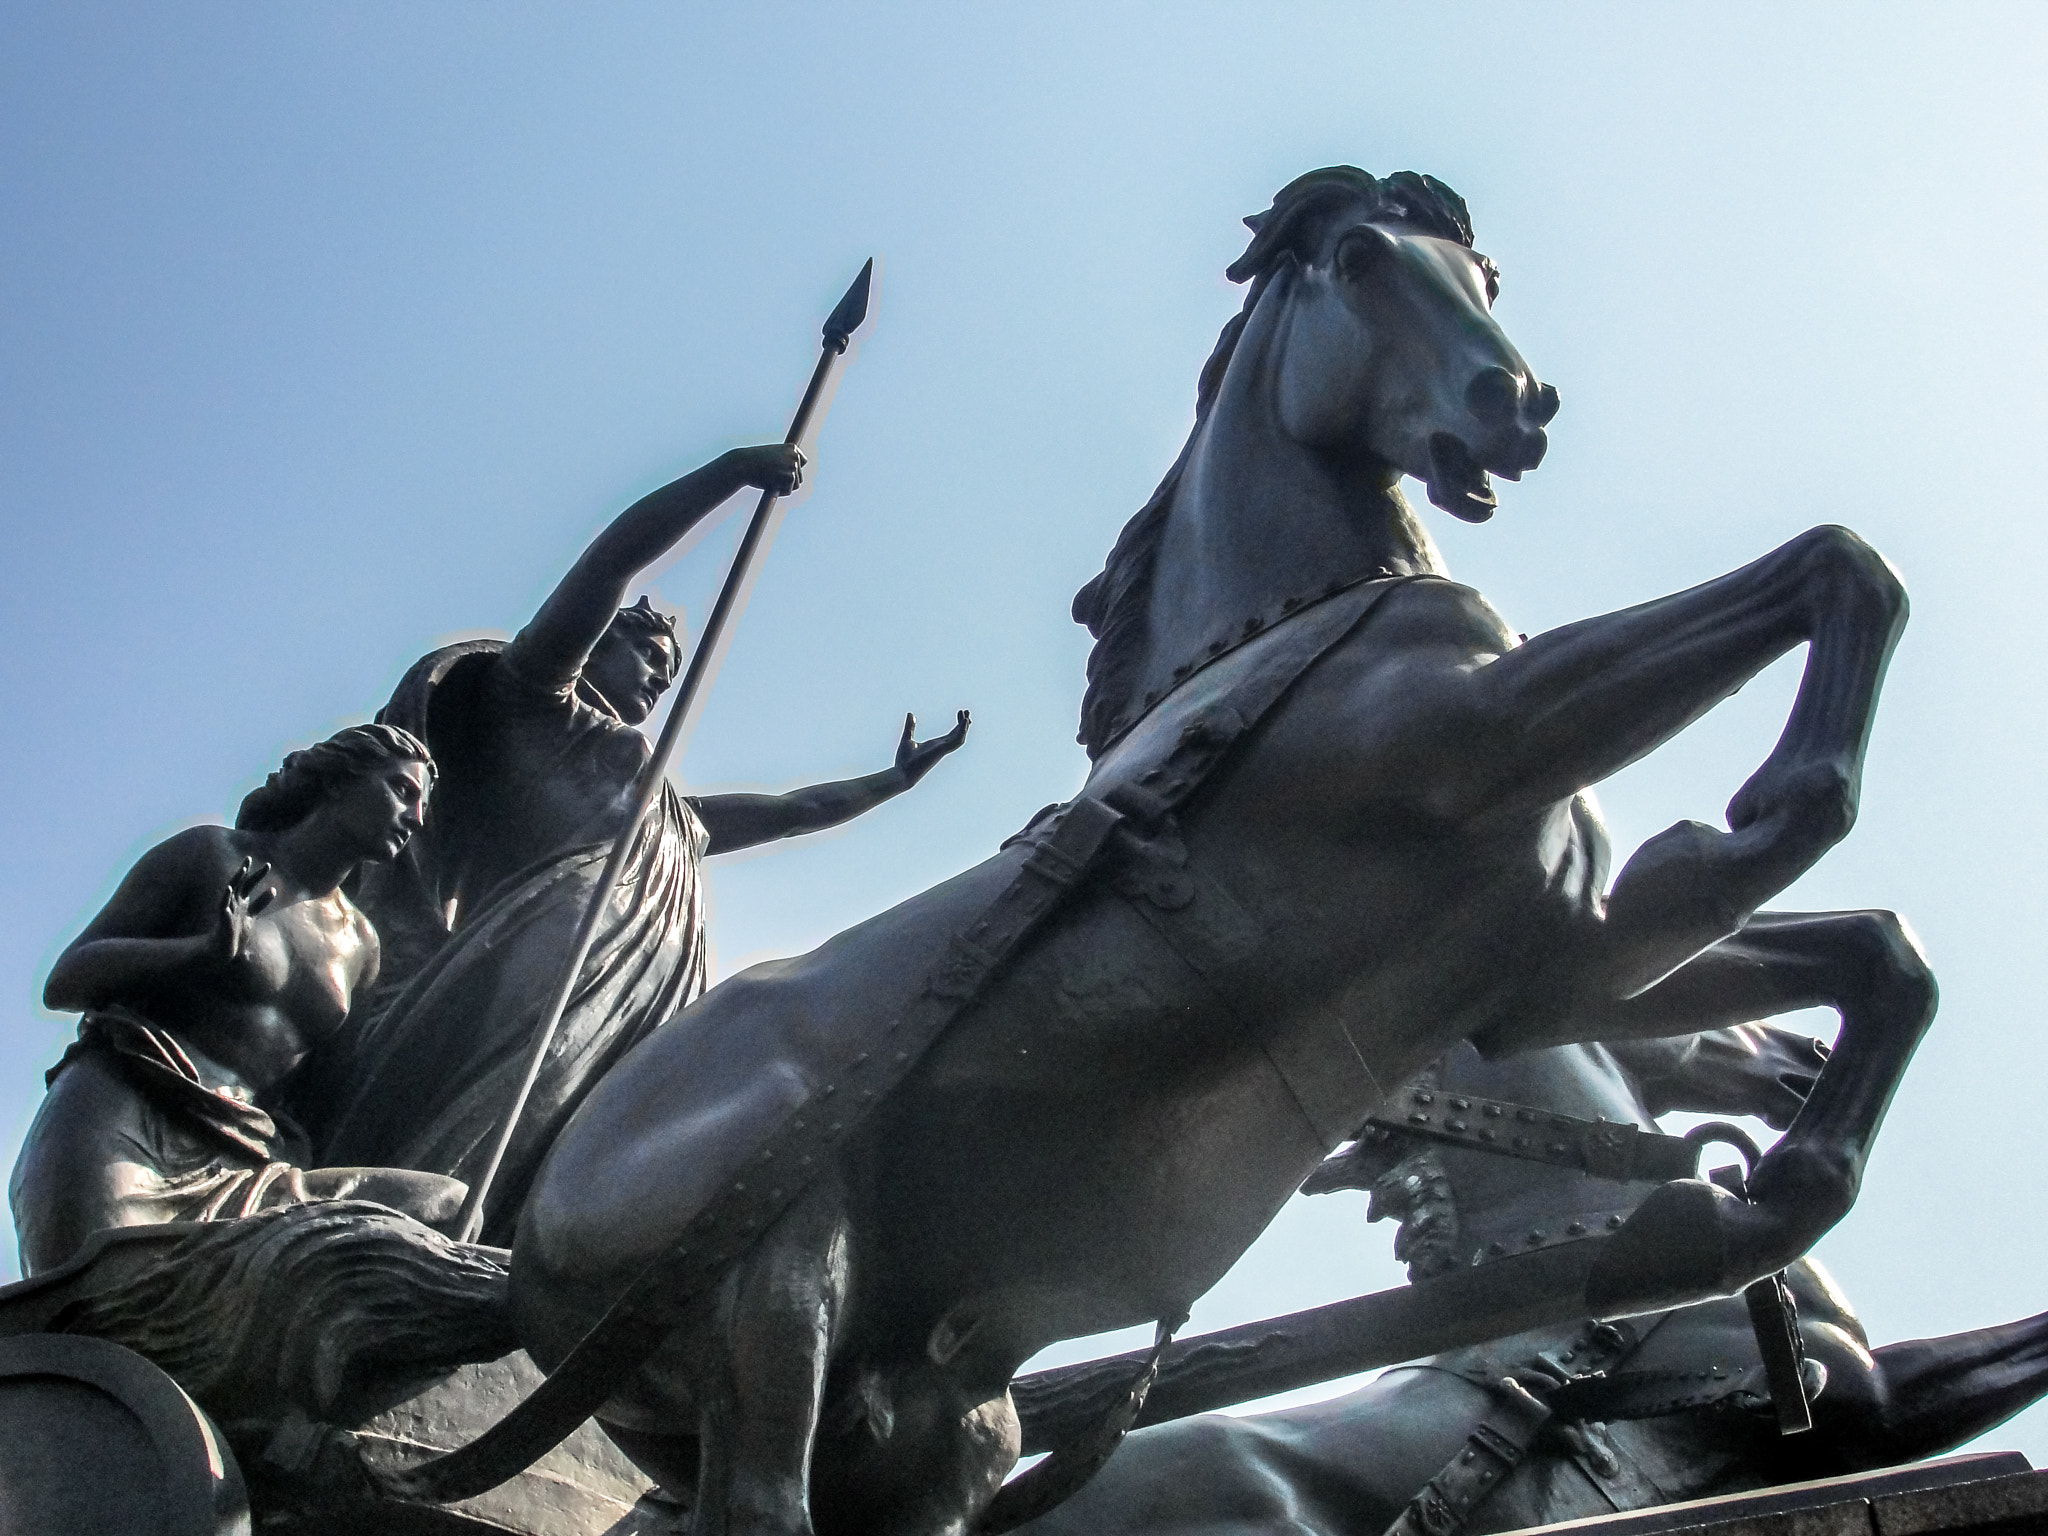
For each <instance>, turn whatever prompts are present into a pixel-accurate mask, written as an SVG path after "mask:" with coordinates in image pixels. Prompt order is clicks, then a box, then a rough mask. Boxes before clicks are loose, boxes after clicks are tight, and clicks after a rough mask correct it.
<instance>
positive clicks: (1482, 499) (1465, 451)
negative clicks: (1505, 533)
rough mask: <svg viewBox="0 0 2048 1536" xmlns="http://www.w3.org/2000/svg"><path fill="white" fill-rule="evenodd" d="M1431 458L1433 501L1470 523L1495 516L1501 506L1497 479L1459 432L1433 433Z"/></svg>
mask: <svg viewBox="0 0 2048 1536" xmlns="http://www.w3.org/2000/svg"><path fill="white" fill-rule="evenodd" d="M1429 459H1430V475H1429V481H1428V485H1429V499H1430V500H1431V501H1433V502H1435V503H1436V504H1437V505H1438V506H1440V507H1442V508H1443V509H1444V510H1445V511H1446V512H1448V513H1450V514H1451V516H1453V517H1456V518H1462V519H1463V520H1464V521H1466V522H1468V523H1483V522H1485V521H1486V520H1487V519H1488V518H1489V517H1492V516H1493V514H1494V512H1495V511H1496V510H1497V509H1498V508H1499V506H1500V502H1499V501H1498V500H1497V499H1496V498H1495V496H1494V494H1493V482H1492V481H1491V480H1490V479H1488V478H1487V474H1486V471H1485V470H1483V469H1481V468H1480V467H1479V461H1478V460H1477V459H1475V458H1473V457H1472V450H1471V449H1469V448H1467V447H1466V446H1465V445H1464V443H1463V442H1462V441H1460V440H1459V438H1458V436H1457V434H1455V433H1452V432H1436V433H1432V434H1431V436H1430V439H1429Z"/></svg>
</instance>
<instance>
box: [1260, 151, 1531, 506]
mask: <svg viewBox="0 0 2048 1536" xmlns="http://www.w3.org/2000/svg"><path fill="white" fill-rule="evenodd" d="M1246 223H1247V224H1249V225H1250V226H1251V228H1252V231H1253V240H1252V244H1251V248H1250V249H1249V250H1247V251H1246V252H1245V254H1244V256H1243V257H1242V258H1240V259H1239V260H1238V262H1237V263H1236V264H1235V265H1233V266H1232V267H1231V269H1230V275H1231V276H1232V277H1233V278H1234V279H1236V280H1238V281H1244V280H1245V279H1247V278H1252V279H1259V280H1263V279H1264V278H1265V277H1267V276H1268V275H1270V274H1271V273H1273V272H1274V271H1275V270H1276V268H1278V267H1279V266H1280V265H1281V264H1282V263H1285V264H1288V265H1290V266H1291V267H1292V269H1293V270H1292V274H1291V276H1292V291H1291V294H1290V296H1289V303H1288V306H1287V315H1286V320H1285V332H1284V336H1283V337H1282V339H1281V343H1280V346H1279V350H1278V355H1277V366H1276V369H1275V375H1276V376H1275V379H1274V385H1275V405H1276V409H1277V412H1278V416H1279V420H1280V424H1281V425H1282V427H1283V428H1284V429H1285V431H1286V432H1287V434H1288V436H1290V437H1291V438H1293V439H1294V440H1295V441H1296V442H1299V443H1301V444H1303V445H1305V446H1307V447H1310V448H1314V449H1318V450H1321V451H1323V452H1326V453H1330V454H1333V455H1337V456H1341V457H1349V458H1354V459H1362V460H1363V461H1364V462H1365V464H1366V465H1367V466H1368V468H1369V470H1370V471H1372V472H1373V473H1375V475H1376V476H1377V478H1379V479H1380V480H1382V482H1383V483H1385V484H1388V485H1391V484H1392V483H1393V482H1394V480H1396V479H1397V478H1399V476H1401V475H1403V474H1408V475H1413V476H1414V477H1415V478H1416V479H1417V480H1420V481H1421V482H1422V483H1423V484H1424V485H1426V486H1427V487H1428V488H1429V499H1430V500H1431V501H1432V502H1434V503H1435V504H1436V505H1437V506H1439V507H1441V508H1443V510H1444V511H1446V512H1449V513H1451V514H1452V515H1453V516H1455V517H1459V518H1462V519H1464V520H1465V521H1467V522H1484V521H1485V520H1486V519H1487V518H1489V517H1491V516H1492V515H1493V512H1494V508H1495V505H1496V503H1495V498H1494V494H1493V489H1492V486H1491V485H1490V483H1489V481H1488V474H1489V472H1491V473H1493V474H1498V475H1501V476H1503V477H1504V478H1506V479H1509V480H1518V479H1520V478H1521V476H1522V472H1523V471H1524V470H1529V469H1534V468H1535V467H1536V466H1537V464H1539V463H1540V462H1541V461H1542V458H1543V450H1544V448H1545V446H1546V439H1545V437H1544V431H1543V429H1544V428H1545V426H1547V425H1548V424H1549V422H1550V419H1551V418H1552V417H1553V416H1555V415H1556V414H1557V405H1558V398H1557V391H1556V390H1555V389H1553V388H1552V387H1551V386H1550V385H1548V384H1543V383H1539V382H1538V381H1537V379H1536V376H1535V373H1534V371H1533V370H1531V369H1530V367H1529V365H1528V364H1527V363H1526V362H1525V361H1523V358H1522V355H1521V354H1520V353H1519V352H1518V351H1516V350H1515V347H1514V345H1513V344H1512V343H1511V342H1510V341H1509V340H1508V338H1507V336H1506V335H1505V334H1504V333H1503V332H1502V330H1501V328H1500V327H1499V325H1497V324H1496V323H1495V322H1494V319H1493V313H1492V309H1493V301H1494V299H1495V298H1496V297H1497V296H1498V294H1499V292H1500V275H1499V271H1498V269H1497V268H1496V267H1495V266H1494V264H1493V263H1492V262H1491V261H1490V260H1488V259H1487V258H1486V257H1485V256H1482V255H1481V254H1479V252H1477V251H1475V250H1474V249H1473V248H1472V229H1471V225H1470V223H1469V221H1468V220H1467V218H1466V214H1465V205H1464V202H1463V201H1462V200H1461V199H1460V198H1459V197H1458V195H1457V193H1455V192H1453V191H1451V189H1450V188H1449V187H1447V186H1445V185H1444V184H1443V183H1442V182H1439V181H1437V180H1436V179H1435V178H1433V177H1429V176H1418V175H1416V174H1415V173H1413V172H1408V171H1404V172H1401V173H1400V174H1398V175H1396V176H1393V177H1390V178H1388V179H1387V180H1385V181H1380V180H1378V179H1376V178H1374V177H1371V176H1368V175H1366V173H1365V172H1363V171H1358V170H1354V169H1352V168H1351V167H1349V166H1342V167H1337V168H1335V169H1333V170H1325V171H1315V172H1312V173H1310V174H1309V175H1307V176H1304V177H1302V178H1301V179H1300V180H1299V181H1296V182H1295V183H1293V184H1292V185H1291V186H1289V187H1287V188H1286V189H1284V190H1283V191H1282V192H1281V193H1280V195H1279V196H1278V197H1277V198H1276V199H1275V200H1274V204H1273V208H1272V211H1271V212H1269V213H1265V214H1261V215H1257V216H1256V217H1255V218H1253V219H1248V220H1246Z"/></svg>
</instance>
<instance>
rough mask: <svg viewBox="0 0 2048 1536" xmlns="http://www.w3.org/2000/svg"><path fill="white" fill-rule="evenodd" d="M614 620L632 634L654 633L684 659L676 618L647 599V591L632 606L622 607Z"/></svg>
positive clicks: (678, 657) (671, 650) (679, 657)
mask: <svg viewBox="0 0 2048 1536" xmlns="http://www.w3.org/2000/svg"><path fill="white" fill-rule="evenodd" d="M612 622H613V623H614V624H616V625H618V627H619V628H621V629H623V630H625V631H626V632H627V633H628V634H632V635H654V636H657V637H659V638H660V639H662V640H664V641H666V642H667V643H668V649H669V654H670V655H672V656H674V657H675V658H676V659H677V660H678V661H680V660H681V659H682V654H683V642H682V640H681V639H680V638H679V637H678V636H677V634H676V619H675V615H674V614H672V613H663V612H662V611H661V610H660V609H659V608H657V607H655V606H654V604H652V603H650V602H649V601H648V600H647V596H646V594H645V593H642V594H641V597H640V601H639V602H637V603H635V604H633V606H632V607H630V608H621V609H620V610H619V612H618V617H617V618H615V619H613V620H612Z"/></svg>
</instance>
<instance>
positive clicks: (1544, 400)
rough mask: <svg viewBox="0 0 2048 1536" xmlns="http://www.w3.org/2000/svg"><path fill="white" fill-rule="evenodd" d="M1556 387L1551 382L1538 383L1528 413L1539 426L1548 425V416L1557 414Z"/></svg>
mask: <svg viewBox="0 0 2048 1536" xmlns="http://www.w3.org/2000/svg"><path fill="white" fill-rule="evenodd" d="M1557 407H1558V399H1557V387H1556V386H1555V385H1552V384H1538V385H1537V386H1536V399H1535V402H1534V404H1532V405H1531V406H1530V407H1529V415H1530V416H1531V418H1533V419H1534V421H1535V423H1536V425H1537V426H1539V427H1547V426H1549V425H1550V418H1551V417H1553V416H1555V415H1556V414H1557Z"/></svg>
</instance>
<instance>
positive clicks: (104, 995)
mask: <svg viewBox="0 0 2048 1536" xmlns="http://www.w3.org/2000/svg"><path fill="white" fill-rule="evenodd" d="M269 872H270V871H269V867H268V866H267V865H256V864H254V863H252V862H250V861H248V860H246V859H242V858H241V856H240V855H239V854H237V853H236V851H235V850H234V848H233V847H232V845H231V844H230V843H229V841H228V837H227V834H226V831H225V829H224V828H220V827H194V828H192V829H191V830H190V831H187V832H181V833H179V834H178V835H177V836H176V837H173V838H170V839H168V840H167V841H165V842H162V843H159V844H157V846H156V847H154V848H152V849H150V850H149V852H148V853H145V854H144V855H143V856H142V857H141V858H140V859H139V860H137V861H136V864H135V867H134V868H133V869H131V870H129V871H128V874H127V876H126V878H124V879H123V880H122V881H121V885H120V888H119V889H118V890H116V891H115V892H114V895H113V897H112V899H111V900H109V901H108V902H107V904H106V906H105V907H104V908H103V909H102V910H101V912H100V914H99V915H98V916H97V917H95V918H94V919H93V920H92V921H91V922H90V923H88V924H86V926H85V931H84V932H83V933H81V934H79V936H78V937H77V938H75V939H73V940H72V941H71V943H70V945H69V946H68V947H67V948H66V949H65V951H64V953H63V954H61V955H59V956H58V957H57V963H56V964H55V965H54V966H52V967H51V968H50V979H49V980H48V981H47V982H46V983H44V986H43V1004H44V1006H45V1007H49V1008H55V1009H59V1010H62V1011H65V1012H70V1011H72V1010H74V1009H75V1010H80V1011H82V1010H84V1009H87V1008H96V1007H101V1006H104V1005H105V1004H108V1003H114V1002H119V1001H122V1000H123V999H128V998H134V997H135V996H137V995H138V994H146V993H148V992H151V991H153V990H155V989H157V988H159V987H162V986H165V985H167V984H173V983H175V982H177V981H179V980H182V979H185V978H188V977H191V976H193V975H195V974H197V973H198V972H201V971H203V970H207V969H210V968H213V967H216V966H224V965H226V964H228V963H230V962H232V961H233V960H234V959H235V957H236V956H237V954H238V953H239V952H240V949H241V944H242V939H243V937H244V934H245V933H246V930H247V926H248V921H249V919H250V918H252V917H254V916H255V915H256V914H257V913H258V912H260V911H262V910H263V907H264V906H265V905H267V904H268V901H269V892H268V891H267V890H266V889H264V886H263V881H264V877H265V876H266V875H268V874H269Z"/></svg>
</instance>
